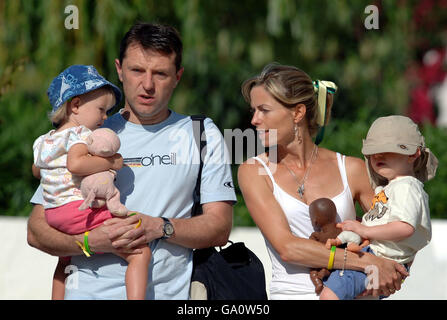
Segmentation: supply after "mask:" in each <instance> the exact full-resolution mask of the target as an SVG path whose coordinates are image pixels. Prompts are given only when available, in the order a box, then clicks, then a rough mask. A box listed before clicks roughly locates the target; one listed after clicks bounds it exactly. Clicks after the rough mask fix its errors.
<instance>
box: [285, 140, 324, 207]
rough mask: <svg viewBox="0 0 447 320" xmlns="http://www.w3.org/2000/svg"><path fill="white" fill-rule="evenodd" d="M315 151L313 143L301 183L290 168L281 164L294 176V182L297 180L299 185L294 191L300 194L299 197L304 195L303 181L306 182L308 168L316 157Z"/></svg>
mask: <svg viewBox="0 0 447 320" xmlns="http://www.w3.org/2000/svg"><path fill="white" fill-rule="evenodd" d="M317 153H318V147H317V145H315V147H314V149H313V151H312V155H311V157H310V164H309V166H308V167H307V169H306V172H305V173H304V177H303V179H302V180H301V184H300V181H299V180H298V178H297V176H296V175H295V173H294V172H293V171H292V170H290V168H289V167H288V166H287V164H285V163H283V165H284V166H285V167H286V168H287V170H289V172H290V174H291V175H292V176H293V177H294V178H295V180H296V182H298V185H299V187H298V190H297V191H296V192H297V193H298V194H299V195H300V198H301V199H303V196H304V183H305V182H306V179H307V176H308V175H309V172H310V168H311V167H312V164H313V162H314V160H315V159H314V158H315V157H316V155H317Z"/></svg>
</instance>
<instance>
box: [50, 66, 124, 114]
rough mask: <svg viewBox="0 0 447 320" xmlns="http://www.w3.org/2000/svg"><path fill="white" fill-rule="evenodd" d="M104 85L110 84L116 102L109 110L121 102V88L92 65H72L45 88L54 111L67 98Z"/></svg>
mask: <svg viewBox="0 0 447 320" xmlns="http://www.w3.org/2000/svg"><path fill="white" fill-rule="evenodd" d="M104 86H110V87H111V88H112V90H113V93H114V94H115V100H116V103H115V105H114V106H113V107H112V108H110V110H109V112H110V111H111V110H112V109H113V108H114V107H115V106H116V105H118V104H119V103H120V102H121V99H122V93H121V90H120V89H119V88H118V87H117V86H116V85H114V84H113V83H111V82H109V81H107V80H106V79H105V78H104V77H103V76H101V75H100V74H99V73H98V71H97V70H96V69H95V67H94V66H85V65H72V66H70V67H68V68H67V69H65V70H64V71H62V72H61V74H59V75H58V76H57V77H56V78H54V80H53V81H52V82H51V84H50V87H49V88H48V90H47V95H48V98H49V99H50V103H51V105H52V107H53V111H52V112H53V113H54V112H55V111H56V110H57V109H59V108H60V107H61V106H62V105H63V104H64V103H65V102H66V101H68V100H69V99H71V98H73V97H76V96H79V95H81V94H84V93H87V92H90V91H93V90H96V89H99V88H101V87H104Z"/></svg>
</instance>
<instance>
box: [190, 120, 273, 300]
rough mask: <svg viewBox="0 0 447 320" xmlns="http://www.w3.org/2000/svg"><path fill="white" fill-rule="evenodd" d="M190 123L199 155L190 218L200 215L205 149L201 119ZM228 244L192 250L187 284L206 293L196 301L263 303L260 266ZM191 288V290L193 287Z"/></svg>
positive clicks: (240, 244) (250, 254) (244, 249)
mask: <svg viewBox="0 0 447 320" xmlns="http://www.w3.org/2000/svg"><path fill="white" fill-rule="evenodd" d="M191 119H192V120H193V130H194V139H195V141H196V144H197V147H198V149H199V153H200V167H199V174H198V177H197V183H196V187H195V189H194V195H193V198H194V205H193V209H192V213H191V215H192V216H196V215H200V214H202V206H201V204H200V184H201V177H202V169H203V160H202V153H204V152H203V150H205V148H206V137H204V136H203V137H202V134H203V135H204V132H205V129H204V124H203V121H204V119H205V117H204V116H201V115H199V116H191ZM229 242H230V243H231V244H230V246H228V247H226V248H222V247H220V248H219V249H220V250H219V251H217V250H216V248H215V247H210V248H205V249H196V250H194V256H193V271H192V277H191V282H192V283H193V284H197V283H199V284H200V286H201V287H202V288H203V287H204V288H205V289H206V293H205V294H202V295H201V297H200V298H199V299H208V300H267V293H266V290H265V273H264V267H263V265H262V262H261V261H260V260H259V258H258V257H257V256H256V255H255V254H254V253H253V252H252V251H251V250H250V249H248V248H247V247H246V246H245V244H244V243H243V242H237V243H233V242H231V241H229ZM194 282H195V283H194ZM192 288H193V289H192V290H194V286H193V287H192ZM202 291H204V290H202ZM192 296H193V294H192ZM196 297H197V296H196ZM193 298H194V297H193Z"/></svg>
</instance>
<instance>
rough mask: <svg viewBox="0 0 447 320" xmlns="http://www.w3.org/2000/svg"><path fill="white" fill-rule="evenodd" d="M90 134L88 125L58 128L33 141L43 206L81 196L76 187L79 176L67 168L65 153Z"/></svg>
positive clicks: (82, 141)
mask: <svg viewBox="0 0 447 320" xmlns="http://www.w3.org/2000/svg"><path fill="white" fill-rule="evenodd" d="M90 134H91V130H90V129H88V128H86V127H84V126H78V127H71V128H68V129H65V130H62V131H60V132H56V130H51V131H50V132H48V133H47V134H44V135H42V136H40V137H39V138H37V139H36V141H35V142H34V144H33V152H34V165H35V166H36V167H38V168H40V176H41V181H40V182H41V185H42V187H43V200H44V202H43V206H44V208H45V209H49V208H56V207H59V206H61V205H64V204H67V203H69V202H72V201H77V200H83V197H82V195H81V191H80V190H79V185H80V182H81V179H82V177H80V176H77V175H72V174H71V173H70V171H68V169H67V154H68V150H69V149H70V148H71V147H72V146H73V145H75V144H77V143H84V144H86V140H87V137H88V136H89V135H90Z"/></svg>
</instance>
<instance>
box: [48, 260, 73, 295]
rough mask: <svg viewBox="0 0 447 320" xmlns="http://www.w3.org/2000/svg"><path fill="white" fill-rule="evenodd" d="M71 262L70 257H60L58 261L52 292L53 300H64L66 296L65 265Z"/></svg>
mask: <svg viewBox="0 0 447 320" xmlns="http://www.w3.org/2000/svg"><path fill="white" fill-rule="evenodd" d="M69 264H70V258H69V257H60V258H59V261H58V262H57V266H56V269H55V270H54V275H53V289H52V292H51V299H52V300H64V298H65V278H66V277H67V274H66V273H65V267H66V266H68V265H69Z"/></svg>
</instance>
